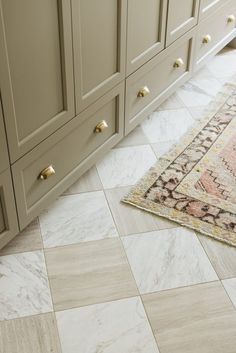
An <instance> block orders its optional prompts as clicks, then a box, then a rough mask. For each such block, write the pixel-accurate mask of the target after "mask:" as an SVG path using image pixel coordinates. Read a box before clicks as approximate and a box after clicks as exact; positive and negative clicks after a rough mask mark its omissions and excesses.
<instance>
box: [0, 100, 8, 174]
mask: <svg viewBox="0 0 236 353" xmlns="http://www.w3.org/2000/svg"><path fill="white" fill-rule="evenodd" d="M8 166H9V159H8V152H7V142H6V135H5V126H4V122H3V114H2V106H1V100H0V173H1V172H2V171H3V170H5V169H7V167H8Z"/></svg>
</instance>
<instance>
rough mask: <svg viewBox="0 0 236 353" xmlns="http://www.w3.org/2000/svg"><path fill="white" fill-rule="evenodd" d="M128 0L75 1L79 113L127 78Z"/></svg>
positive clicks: (75, 54) (76, 72)
mask: <svg viewBox="0 0 236 353" xmlns="http://www.w3.org/2000/svg"><path fill="white" fill-rule="evenodd" d="M126 15H127V0H97V1H94V0H72V22H73V45H74V66H75V84H76V103H77V104H76V107H77V113H79V112H81V111H82V110H84V109H85V108H86V107H87V106H88V105H90V104H91V103H93V102H94V101H95V100H97V99H98V98H100V97H101V96H102V95H104V94H105V93H106V92H107V91H109V90H110V89H111V88H112V87H114V86H115V85H116V84H118V83H119V82H120V81H121V80H122V79H124V77H125V50H126Z"/></svg>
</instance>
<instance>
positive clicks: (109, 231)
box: [39, 191, 118, 248]
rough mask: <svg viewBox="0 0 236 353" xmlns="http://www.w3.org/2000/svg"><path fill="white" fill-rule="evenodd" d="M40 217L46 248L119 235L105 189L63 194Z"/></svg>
mask: <svg viewBox="0 0 236 353" xmlns="http://www.w3.org/2000/svg"><path fill="white" fill-rule="evenodd" d="M39 219H40V226H41V231H42V236H43V242H44V246H45V247H46V248H50V247H56V246H62V245H68V244H76V243H79V242H85V241H91V240H98V239H104V238H110V237H116V236H117V235H118V234H117V230H116V228H115V225H114V222H113V219H112V216H111V213H110V210H109V208H108V205H107V201H106V198H105V196H104V193H103V191H95V192H88V193H83V194H78V195H69V196H63V197H60V198H59V199H58V200H57V201H56V202H55V203H54V205H53V207H51V208H50V209H48V210H45V211H44V212H43V213H42V214H41V215H40V217H39Z"/></svg>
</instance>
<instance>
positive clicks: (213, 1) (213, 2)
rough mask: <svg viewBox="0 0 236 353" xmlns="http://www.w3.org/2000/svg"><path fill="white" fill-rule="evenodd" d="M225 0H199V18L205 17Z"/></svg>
mask: <svg viewBox="0 0 236 353" xmlns="http://www.w3.org/2000/svg"><path fill="white" fill-rule="evenodd" d="M226 2H227V1H226V0H200V14H199V17H200V19H203V18H205V17H207V16H208V15H210V14H211V13H213V12H214V11H215V10H216V9H218V8H219V7H220V6H221V5H223V4H224V3H226Z"/></svg>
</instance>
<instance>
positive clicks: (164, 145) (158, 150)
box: [152, 140, 176, 159]
mask: <svg viewBox="0 0 236 353" xmlns="http://www.w3.org/2000/svg"><path fill="white" fill-rule="evenodd" d="M175 143H176V141H175V140H171V141H162V142H157V143H152V149H153V151H154V152H155V155H156V157H157V158H158V159H159V158H160V157H162V156H163V155H164V154H165V153H167V152H169V151H170V150H171V149H172V148H173V147H174V145H175Z"/></svg>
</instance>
